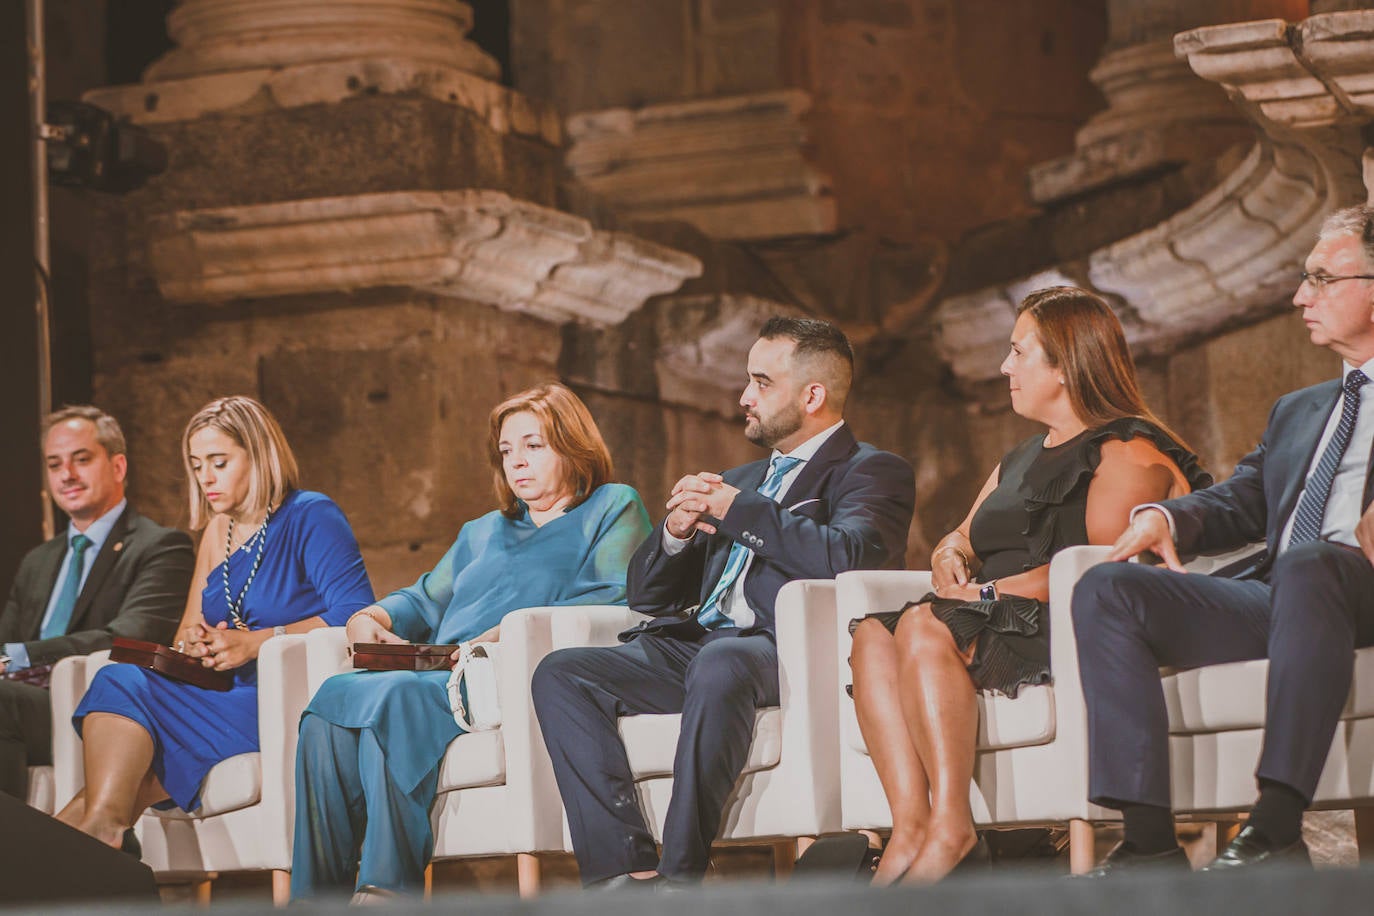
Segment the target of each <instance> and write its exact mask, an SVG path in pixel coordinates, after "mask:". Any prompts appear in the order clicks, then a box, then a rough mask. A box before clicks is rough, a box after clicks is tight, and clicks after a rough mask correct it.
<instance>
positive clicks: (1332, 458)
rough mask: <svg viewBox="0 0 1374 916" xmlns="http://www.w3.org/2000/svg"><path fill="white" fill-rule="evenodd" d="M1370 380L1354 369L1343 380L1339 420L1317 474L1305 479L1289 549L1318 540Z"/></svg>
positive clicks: (1318, 465)
mask: <svg viewBox="0 0 1374 916" xmlns="http://www.w3.org/2000/svg"><path fill="white" fill-rule="evenodd" d="M1368 381H1369V377H1368V376H1367V375H1365V374H1364V373H1363V372H1361V371H1360V370H1359V369H1356V370H1355V371H1354V372H1351V373H1350V374H1349V375H1347V376H1346V377H1345V385H1344V386H1343V387H1344V391H1345V398H1344V400H1343V402H1342V403H1341V419H1340V420H1339V421H1338V422H1337V423H1336V432H1335V435H1333V436H1332V437H1331V441H1330V442H1328V443H1326V451H1324V452H1322V458H1321V461H1318V462H1317V467H1316V470H1314V471H1313V472H1312V475H1311V476H1310V477H1308V478H1307V487H1306V488H1305V489H1304V490H1303V491H1302V499H1300V500H1298V508H1297V511H1296V512H1294V513H1293V533H1292V534H1291V535H1290V536H1289V538H1288V546H1289V547H1296V546H1298V545H1299V544H1306V543H1307V542H1308V541H1315V540H1316V539H1317V538H1319V537H1321V533H1322V520H1323V519H1324V518H1325V516H1326V501H1327V500H1328V499H1330V498H1331V484H1332V482H1333V481H1334V480H1335V479H1336V469H1337V468H1339V467H1340V466H1341V459H1342V458H1344V457H1345V450H1346V449H1347V448H1349V447H1350V437H1351V435H1352V434H1353V433H1354V432H1355V420H1356V418H1357V417H1359V415H1360V388H1361V386H1363V385H1364V384H1365V383H1366V382H1368Z"/></svg>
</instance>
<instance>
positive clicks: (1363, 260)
mask: <svg viewBox="0 0 1374 916" xmlns="http://www.w3.org/2000/svg"><path fill="white" fill-rule="evenodd" d="M1293 304H1294V305H1295V306H1297V307H1298V308H1299V309H1301V311H1302V319H1303V323H1304V325H1305V326H1306V328H1307V332H1308V334H1309V336H1310V339H1311V341H1312V343H1313V344H1315V345H1316V346H1319V347H1324V348H1326V349H1328V350H1331V351H1332V353H1334V354H1335V355H1337V356H1339V357H1340V358H1341V360H1342V362H1343V363H1344V365H1343V367H1342V374H1341V377H1340V378H1339V379H1333V380H1331V381H1328V382H1323V383H1321V384H1320V385H1314V386H1312V387H1311V388H1304V389H1302V390H1301V391H1295V392H1292V393H1291V394H1286V395H1284V396H1283V397H1282V398H1280V399H1279V400H1278V403H1276V404H1275V405H1274V409H1273V410H1272V411H1271V412H1270V414H1269V424H1268V426H1267V428H1266V429H1265V431H1264V438H1263V439H1262V440H1261V441H1260V444H1259V446H1258V447H1257V448H1256V449H1255V450H1254V451H1253V452H1251V453H1250V454H1249V455H1246V456H1245V457H1244V458H1242V459H1241V461H1240V464H1238V465H1237V466H1236V470H1235V473H1234V474H1232V476H1231V477H1230V479H1229V480H1226V481H1224V482H1222V483H1219V484H1217V485H1216V486H1213V487H1210V488H1208V489H1206V490H1198V491H1197V492H1195V493H1191V494H1189V495H1187V496H1182V497H1179V498H1178V499H1171V500H1168V501H1166V502H1164V503H1162V504H1160V505H1150V506H1140V507H1137V508H1136V510H1135V512H1134V514H1133V516H1132V521H1131V526H1130V527H1129V528H1128V529H1127V530H1126V532H1125V533H1124V534H1122V535H1121V538H1120V539H1119V540H1118V541H1117V543H1116V545H1115V547H1114V548H1113V549H1112V554H1111V557H1110V558H1111V559H1113V560H1125V559H1127V558H1129V557H1133V556H1136V555H1137V554H1140V553H1143V552H1145V551H1147V550H1148V551H1152V552H1154V553H1156V554H1158V555H1159V556H1161V557H1163V558H1164V560H1165V562H1166V564H1167V568H1161V567H1154V566H1147V565H1144V564H1125V563H1104V564H1102V565H1100V566H1097V567H1095V568H1093V569H1092V570H1090V571H1089V572H1088V574H1087V575H1085V576H1084V577H1083V579H1082V580H1081V581H1080V582H1079V584H1078V586H1077V588H1076V589H1075V590H1074V597H1073V620H1074V632H1075V633H1076V635H1077V637H1078V659H1079V668H1080V670H1081V673H1082V678H1083V695H1084V697H1085V698H1086V701H1087V706H1088V746H1089V751H1088V752H1089V758H1090V761H1091V768H1090V773H1089V793H1090V797H1091V798H1092V800H1093V801H1094V802H1096V803H1098V804H1100V805H1104V806H1106V807H1109V808H1118V809H1120V810H1121V811H1122V815H1123V820H1124V822H1125V839H1124V840H1123V842H1122V843H1121V844H1120V845H1118V846H1117V848H1116V849H1114V850H1112V852H1111V853H1109V854H1108V856H1107V858H1106V860H1105V861H1104V862H1103V863H1102V864H1101V865H1100V866H1098V868H1097V869H1095V870H1094V871H1093V872H1092V873H1090V874H1092V875H1093V876H1095V877H1101V876H1105V875H1110V874H1115V873H1118V872H1121V871H1125V870H1131V869H1135V868H1137V867H1141V866H1145V867H1174V868H1178V869H1186V868H1187V867H1188V859H1187V857H1186V856H1184V854H1183V850H1181V849H1179V847H1178V844H1177V842H1176V841H1175V839H1174V824H1173V818H1172V817H1171V815H1170V799H1169V788H1170V775H1169V727H1168V726H1169V723H1168V715H1167V713H1166V710H1165V705H1164V694H1163V690H1162V689H1161V686H1160V681H1159V674H1158V669H1159V667H1160V666H1176V667H1185V668H1193V667H1199V666H1202V665H1212V664H1218V663H1221V662H1232V661H1241V660H1244V659H1256V658H1267V659H1268V660H1269V682H1268V687H1267V691H1266V702H1265V736H1264V749H1263V752H1262V753H1261V755H1260V759H1259V765H1258V768H1257V769H1256V772H1255V777H1256V780H1257V781H1258V783H1259V798H1258V800H1257V802H1256V804H1255V807H1254V808H1253V809H1252V811H1251V812H1250V818H1249V820H1248V822H1247V823H1246V826H1245V829H1244V830H1242V831H1241V832H1240V834H1239V835H1238V836H1237V837H1236V838H1235V840H1234V841H1232V843H1231V844H1230V845H1229V846H1228V847H1227V849H1226V850H1225V852H1223V853H1222V855H1220V856H1219V857H1218V858H1217V859H1216V861H1214V862H1213V863H1211V864H1210V865H1208V866H1207V867H1206V870H1208V871H1219V870H1223V869H1235V868H1244V867H1246V866H1252V865H1258V864H1261V863H1266V862H1277V861H1290V862H1294V861H1296V862H1306V861H1308V853H1307V847H1306V846H1305V845H1303V840H1302V814H1303V811H1304V809H1306V808H1307V806H1308V805H1309V804H1311V802H1312V797H1313V795H1314V794H1315V792H1316V789H1317V782H1318V779H1319V777H1320V776H1321V772H1322V768H1323V766H1324V764H1325V762H1326V755H1327V752H1328V751H1329V749H1330V748H1331V741H1332V738H1333V736H1334V735H1335V731H1336V726H1337V723H1338V721H1339V719H1340V714H1341V709H1342V707H1343V706H1344V705H1345V702H1346V697H1347V696H1348V694H1349V693H1350V684H1351V680H1352V677H1353V672H1354V664H1355V651H1354V650H1355V649H1356V648H1358V647H1362V646H1369V645H1374V565H1371V563H1374V507H1371V499H1374V478H1372V477H1371V474H1370V470H1371V462H1370V457H1371V448H1374V405H1371V404H1370V401H1371V399H1374V388H1371V387H1370V381H1371V378H1374V209H1371V208H1369V207H1351V208H1349V209H1347V210H1342V211H1340V212H1338V213H1335V214H1333V215H1332V216H1331V217H1330V218H1328V219H1327V221H1326V222H1325V224H1324V225H1323V226H1322V230H1321V233H1320V236H1319V239H1318V242H1317V245H1316V247H1315V248H1313V249H1312V253H1311V254H1310V255H1308V257H1307V263H1306V266H1305V270H1304V271H1303V274H1302V282H1301V283H1300V284H1299V286H1298V292H1297V294H1296V295H1294V297H1293ZM1261 539H1262V540H1264V541H1265V544H1266V546H1267V547H1268V550H1267V551H1266V553H1265V555H1264V557H1263V558H1262V559H1260V560H1259V561H1258V562H1256V563H1255V564H1254V565H1253V567H1252V568H1251V569H1249V570H1247V571H1246V572H1245V573H1243V574H1241V575H1238V576H1236V577H1234V578H1225V577H1221V576H1201V575H1187V574H1184V572H1183V567H1182V566H1181V564H1180V563H1179V554H1189V553H1212V552H1219V551H1223V550H1227V549H1231V548H1236V547H1241V546H1243V545H1245V544H1248V543H1252V542H1255V541H1259V540H1261Z"/></svg>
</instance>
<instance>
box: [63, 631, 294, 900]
mask: <svg viewBox="0 0 1374 916" xmlns="http://www.w3.org/2000/svg"><path fill="white" fill-rule="evenodd" d="M305 653H306V638H305V637H304V636H298V635H287V636H276V637H273V638H272V639H269V640H268V641H267V642H265V643H263V646H262V649H261V651H260V652H259V654H258V735H259V743H260V747H261V750H259V751H258V752H255V753H249V754H239V755H238V756H235V757H230V758H229V759H227V760H223V761H221V762H220V763H218V764H216V765H215V766H214V767H213V768H212V769H211V770H210V772H209V773H208V774H207V775H206V777H205V782H204V783H203V784H202V787H201V804H200V807H199V808H197V809H196V810H195V811H193V812H186V811H182V810H180V809H173V810H170V811H160V810H156V809H152V808H150V809H148V811H147V812H146V813H145V814H144V815H143V817H142V818H141V819H140V820H139V822H138V824H137V826H136V832H137V833H138V835H139V839H140V841H141V842H142V844H143V861H144V862H145V863H146V864H147V865H149V866H150V867H151V868H152V869H153V872H154V873H155V874H156V875H157V876H158V878H159V880H167V879H170V880H176V879H178V878H182V877H185V878H188V879H191V880H192V881H198V882H203V881H204V879H206V878H207V877H211V876H213V875H215V874H217V873H219V872H229V871H256V870H271V871H272V872H273V879H272V897H273V900H274V902H276V903H279V904H284V903H285V902H286V900H287V898H288V896H289V893H290V868H291V832H292V829H293V826H294V817H295V806H296V796H295V780H294V775H295V760H296V730H297V723H298V722H299V720H300V714H301V711H302V710H303V709H304V708H305V705H306V702H307V701H308V700H309V693H308V691H307V687H306V657H305ZM69 661H72V660H64V662H62V663H61V664H60V665H59V669H58V671H61V669H62V668H63V666H66V665H67V663H68V662H69ZM82 662H84V664H81V663H82ZM109 663H110V662H109V653H108V652H96V653H93V654H91V655H89V656H87V657H86V658H85V659H80V660H76V662H74V663H73V664H71V665H70V666H69V668H68V670H69V672H70V673H69V674H68V673H66V672H63V677H64V682H63V686H62V687H61V693H60V694H59V692H57V691H54V694H53V716H54V721H55V723H57V724H61V723H62V722H63V721H65V722H66V723H67V724H66V727H65V729H61V728H57V729H54V733H55V734H54V748H53V752H54V761H55V764H56V765H55V781H56V785H57V794H58V799H59V800H60V802H61V804H63V805H65V804H66V802H67V801H69V800H70V799H71V797H72V796H74V795H75V794H76V792H77V791H79V790H80V788H81V787H82V786H83V785H84V783H85V777H84V767H83V764H82V757H81V741H80V739H79V738H77V737H76V735H75V732H74V730H73V729H72V728H71V724H70V719H71V714H72V713H73V712H74V711H75V709H76V705H77V703H79V702H80V698H81V695H82V694H84V693H85V689H86V688H87V687H88V686H89V685H90V683H91V680H92V679H93V678H94V677H95V673H96V672H97V671H99V670H100V668H102V667H103V666H104V665H106V664H109ZM56 673H58V672H55V674H56ZM78 683H79V685H80V689H79V690H76V689H74V688H75V686H76V685H77V684H78ZM67 733H70V736H69V737H64V738H63V739H62V740H63V742H64V746H63V747H59V745H58V736H59V735H63V736H65V735H67Z"/></svg>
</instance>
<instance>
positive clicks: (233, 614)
mask: <svg viewBox="0 0 1374 916" xmlns="http://www.w3.org/2000/svg"><path fill="white" fill-rule="evenodd" d="M272 509H273V507H272V506H268V507H267V514H266V515H265V516H263V519H262V527H261V528H259V529H258V530H257V531H255V532H254V533H253V536H252V537H250V538H249V539H248V540H249V541H252V540H253V539H255V538H256V539H257V542H258V549H257V555H256V556H255V557H253V568H252V569H250V570H248V580H247V581H246V582H244V583H243V588H241V589H239V596H238V599H237V600H236V599H235V598H234V596H233V594H232V593H231V592H230V591H229V557H230V555H231V553H232V551H233V546H234V517H233V516H232V515H231V516H229V531H228V533H227V534H225V536H224V603H225V605H227V606H228V608H229V617H230V619H231V620H233V621H234V627H235V629H239V630H244V631H247V630H248V624H247V623H246V622H245V621H244V619H243V615H242V614H240V613H239V611H241V610H242V609H243V599H244V598H245V597H247V595H248V587H249V586H250V585H252V584H253V579H254V577H256V576H257V574H258V567H260V566H262V550H263V547H264V546H265V545H266V544H267V523H268V522H270V521H271V520H272Z"/></svg>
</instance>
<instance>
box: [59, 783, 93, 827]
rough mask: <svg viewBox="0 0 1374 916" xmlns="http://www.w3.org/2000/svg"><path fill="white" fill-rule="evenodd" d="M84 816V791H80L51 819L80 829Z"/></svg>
mask: <svg viewBox="0 0 1374 916" xmlns="http://www.w3.org/2000/svg"><path fill="white" fill-rule="evenodd" d="M85 816H86V790H85V789H81V790H80V791H79V792H77V793H76V795H75V796H73V797H72V800H71V801H69V802H67V806H66V807H65V808H63V809H62V810H61V811H59V812H57V813H56V814H55V815H53V817H56V818H57V819H58V820H59V821H61V822H62V823H64V824H66V825H67V826H68V827H77V828H80V826H81V821H82V819H83V818H84V817H85Z"/></svg>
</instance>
